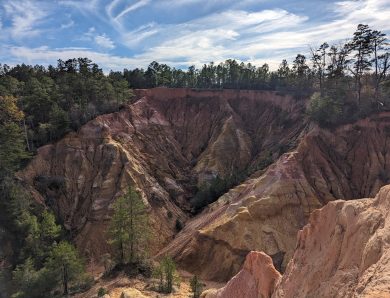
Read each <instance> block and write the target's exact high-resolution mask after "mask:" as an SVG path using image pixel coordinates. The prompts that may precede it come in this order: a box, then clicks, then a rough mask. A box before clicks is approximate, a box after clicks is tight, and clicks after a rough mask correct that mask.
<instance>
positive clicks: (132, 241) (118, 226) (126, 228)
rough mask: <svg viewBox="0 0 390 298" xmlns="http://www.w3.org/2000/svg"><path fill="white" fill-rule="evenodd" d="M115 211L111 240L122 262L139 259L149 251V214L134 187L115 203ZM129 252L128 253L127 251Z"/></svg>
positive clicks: (112, 220) (109, 231)
mask: <svg viewBox="0 0 390 298" xmlns="http://www.w3.org/2000/svg"><path fill="white" fill-rule="evenodd" d="M113 209H114V213H113V215H112V218H111V223H110V226H109V229H108V233H109V236H110V240H109V242H110V243H111V244H112V245H113V246H114V249H115V250H116V251H117V254H118V259H119V262H120V263H121V264H124V263H126V262H127V261H130V262H135V261H139V258H140V257H142V255H141V253H142V252H145V251H147V239H148V236H149V231H148V215H147V211H146V208H145V205H144V203H143V201H142V198H141V196H140V195H139V193H138V192H137V191H136V190H135V189H134V188H132V187H129V188H128V190H127V192H126V193H125V194H124V195H123V196H121V197H119V198H118V199H117V200H116V201H115V203H114V205H113ZM127 252H128V253H127Z"/></svg>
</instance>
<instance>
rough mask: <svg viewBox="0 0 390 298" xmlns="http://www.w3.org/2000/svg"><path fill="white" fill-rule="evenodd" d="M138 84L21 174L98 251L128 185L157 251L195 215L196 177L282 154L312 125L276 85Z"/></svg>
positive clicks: (88, 250)
mask: <svg viewBox="0 0 390 298" xmlns="http://www.w3.org/2000/svg"><path fill="white" fill-rule="evenodd" d="M136 93H137V97H138V100H137V101H136V102H135V103H133V104H131V105H129V106H126V107H123V108H122V109H121V110H120V111H118V112H116V113H112V114H107V115H102V116H99V117H97V118H96V119H94V120H92V121H90V122H88V123H87V124H86V125H84V126H83V127H81V129H80V130H79V131H78V132H72V133H69V134H68V135H66V136H65V137H64V138H63V139H61V140H60V141H58V142H56V143H53V144H49V145H46V146H43V147H41V148H40V149H39V150H38V153H37V155H36V157H35V158H34V159H33V161H32V162H31V163H30V164H29V165H28V166H27V168H26V169H25V170H23V171H22V172H21V173H19V176H20V178H21V179H23V180H24V181H25V183H26V186H27V187H28V188H29V189H30V190H31V192H32V193H33V195H34V197H35V198H36V200H37V201H40V202H42V203H44V204H46V205H48V206H50V207H51V208H52V209H53V210H54V211H55V213H56V214H57V216H58V217H59V219H60V221H61V222H63V223H64V226H65V227H66V229H68V230H69V231H70V234H71V235H72V236H73V237H74V239H75V241H76V243H77V244H78V246H79V248H80V249H81V251H83V252H84V253H85V254H86V255H89V256H90V257H91V259H96V258H98V257H99V255H100V254H101V253H102V252H106V251H107V250H108V249H109V248H108V247H107V244H106V235H105V233H104V231H105V229H106V226H107V224H108V222H109V219H110V212H111V206H112V203H113V201H114V200H115V199H116V198H117V197H118V196H120V195H121V194H122V193H123V192H124V191H125V189H126V188H127V187H128V186H129V185H134V186H135V187H136V188H137V189H138V190H139V191H140V192H141V195H142V197H143V200H144V202H145V204H146V205H147V206H148V208H149V210H150V213H151V217H152V228H153V230H154V233H155V237H154V238H155V241H154V243H153V246H154V247H153V248H154V251H157V250H158V249H159V248H161V247H163V246H164V245H166V244H167V243H168V242H169V241H171V239H172V237H173V236H174V234H175V233H176V227H177V225H176V224H175V223H176V222H181V223H183V222H185V221H186V220H187V219H188V217H189V212H188V210H189V209H190V206H189V199H190V198H191V197H192V196H193V195H194V192H195V191H196V187H195V186H196V184H199V185H201V184H202V183H204V182H205V181H207V180H209V179H211V178H213V177H215V176H216V175H218V176H220V177H228V176H230V175H232V174H233V173H236V172H242V171H244V170H246V169H247V168H253V169H256V167H258V166H259V164H261V163H262V161H263V160H264V158H265V157H266V158H268V159H269V158H271V159H276V158H277V157H278V156H279V155H280V154H281V153H282V152H283V151H285V150H287V149H286V148H290V147H291V146H294V144H295V143H294V142H296V140H297V139H298V137H299V135H300V133H301V132H302V129H303V128H304V127H305V122H304V121H302V113H301V111H302V104H301V103H299V102H296V101H295V100H294V99H293V98H292V97H290V96H285V95H278V94H276V93H275V92H262V91H239V90H224V91H197V90H191V89H168V88H156V89H152V90H138V91H137V92H136ZM264 154H266V156H264ZM227 157H228V158H227Z"/></svg>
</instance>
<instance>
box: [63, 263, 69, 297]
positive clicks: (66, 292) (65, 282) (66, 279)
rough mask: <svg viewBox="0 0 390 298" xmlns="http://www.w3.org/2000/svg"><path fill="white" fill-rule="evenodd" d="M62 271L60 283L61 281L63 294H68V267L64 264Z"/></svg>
mask: <svg viewBox="0 0 390 298" xmlns="http://www.w3.org/2000/svg"><path fill="white" fill-rule="evenodd" d="M62 272H63V276H62V277H63V279H62V283H63V286H64V295H68V294H69V290H68V268H66V266H63V267H62Z"/></svg>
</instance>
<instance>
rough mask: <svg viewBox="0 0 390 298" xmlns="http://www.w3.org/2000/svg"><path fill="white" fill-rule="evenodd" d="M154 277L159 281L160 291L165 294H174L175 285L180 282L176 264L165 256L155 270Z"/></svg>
mask: <svg viewBox="0 0 390 298" xmlns="http://www.w3.org/2000/svg"><path fill="white" fill-rule="evenodd" d="M153 275H154V277H155V278H157V279H158V280H159V287H158V290H159V291H160V292H163V293H172V291H173V285H174V283H175V282H177V283H178V282H179V275H178V274H177V272H176V264H175V262H174V261H173V259H172V258H171V257H169V256H165V257H164V258H163V259H162V260H161V261H160V263H159V265H158V266H157V267H156V268H155V270H154V274H153Z"/></svg>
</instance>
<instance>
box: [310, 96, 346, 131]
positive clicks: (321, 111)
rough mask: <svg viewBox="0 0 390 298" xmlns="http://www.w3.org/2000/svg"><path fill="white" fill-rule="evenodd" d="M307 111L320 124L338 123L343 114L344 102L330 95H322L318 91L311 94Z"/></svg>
mask: <svg viewBox="0 0 390 298" xmlns="http://www.w3.org/2000/svg"><path fill="white" fill-rule="evenodd" d="M306 112H307V114H308V115H309V116H310V118H311V119H312V120H313V121H315V122H317V123H318V124H319V125H320V126H330V125H334V124H338V123H339V122H341V120H342V117H341V116H342V114H343V113H342V104H341V103H340V102H339V101H337V100H335V99H333V98H331V97H329V96H321V94H320V93H318V92H315V93H314V94H313V95H312V96H311V98H310V102H309V106H308V108H307V110H306Z"/></svg>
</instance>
